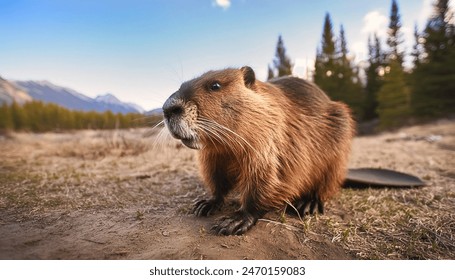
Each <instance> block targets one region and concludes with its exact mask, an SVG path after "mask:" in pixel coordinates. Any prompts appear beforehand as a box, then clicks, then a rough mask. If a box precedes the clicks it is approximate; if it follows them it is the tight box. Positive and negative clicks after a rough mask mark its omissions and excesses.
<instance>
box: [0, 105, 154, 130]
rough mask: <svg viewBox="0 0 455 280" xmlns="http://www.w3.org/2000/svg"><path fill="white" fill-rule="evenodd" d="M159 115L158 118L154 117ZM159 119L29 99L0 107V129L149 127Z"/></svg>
mask: <svg viewBox="0 0 455 280" xmlns="http://www.w3.org/2000/svg"><path fill="white" fill-rule="evenodd" d="M157 118H158V117H157ZM158 121H159V120H157V119H155V118H154V117H145V116H144V115H143V114H139V113H128V114H121V113H117V114H114V113H112V112H111V111H106V112H103V113H99V112H95V111H90V112H84V111H72V110H68V109H66V108H63V107H61V106H58V105H56V104H53V103H43V102H41V101H31V102H27V103H24V104H22V105H20V104H18V103H16V102H13V103H12V104H9V105H8V104H6V103H3V104H2V105H1V106H0V132H1V131H8V130H16V131H32V132H45V131H56V130H57V131H58V130H72V129H120V128H132V127H144V126H150V124H151V123H157V122H158Z"/></svg>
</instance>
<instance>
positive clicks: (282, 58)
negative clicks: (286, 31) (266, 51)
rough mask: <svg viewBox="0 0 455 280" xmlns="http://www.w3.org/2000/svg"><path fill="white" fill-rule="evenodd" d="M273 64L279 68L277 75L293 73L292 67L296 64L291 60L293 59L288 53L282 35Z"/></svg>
mask: <svg viewBox="0 0 455 280" xmlns="http://www.w3.org/2000/svg"><path fill="white" fill-rule="evenodd" d="M273 64H274V66H275V69H276V70H277V77H283V76H289V75H292V67H293V66H294V65H293V63H292V62H291V59H290V58H289V57H288V56H287V55H286V48H285V47H284V42H283V38H282V37H281V35H280V36H278V43H277V45H276V53H275V59H274V60H273Z"/></svg>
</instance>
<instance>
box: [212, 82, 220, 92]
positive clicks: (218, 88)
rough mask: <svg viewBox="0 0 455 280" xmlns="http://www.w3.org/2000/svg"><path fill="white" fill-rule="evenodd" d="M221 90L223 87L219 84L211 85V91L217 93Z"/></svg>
mask: <svg viewBox="0 0 455 280" xmlns="http://www.w3.org/2000/svg"><path fill="white" fill-rule="evenodd" d="M220 89H221V85H220V83H218V82H213V83H212V84H211V85H210V90H213V91H217V90H220Z"/></svg>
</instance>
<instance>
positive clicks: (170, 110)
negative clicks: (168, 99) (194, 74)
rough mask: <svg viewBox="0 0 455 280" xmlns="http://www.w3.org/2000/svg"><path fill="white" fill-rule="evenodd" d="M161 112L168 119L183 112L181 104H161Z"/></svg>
mask: <svg viewBox="0 0 455 280" xmlns="http://www.w3.org/2000/svg"><path fill="white" fill-rule="evenodd" d="M163 114H164V117H165V118H166V119H170V118H172V117H178V116H180V115H182V114H183V107H182V106H181V105H177V104H175V105H171V106H166V104H165V106H163Z"/></svg>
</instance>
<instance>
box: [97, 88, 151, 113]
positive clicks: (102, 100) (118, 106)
mask: <svg viewBox="0 0 455 280" xmlns="http://www.w3.org/2000/svg"><path fill="white" fill-rule="evenodd" d="M95 101H97V102H98V103H99V104H100V105H102V106H106V108H107V109H106V110H111V111H136V112H138V113H144V112H145V110H144V109H142V107H141V106H139V105H136V104H134V103H125V102H122V101H120V100H119V99H118V98H117V97H115V96H114V95H113V94H111V93H106V94H105V95H98V96H97V97H96V98H95ZM114 108H115V109H114Z"/></svg>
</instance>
